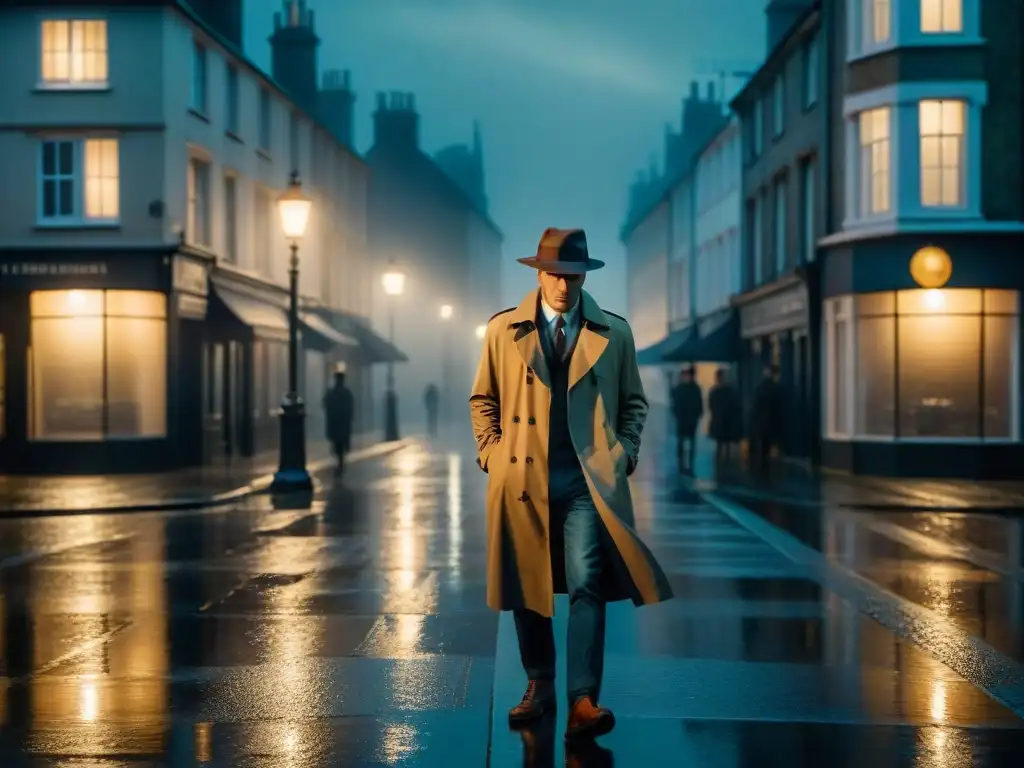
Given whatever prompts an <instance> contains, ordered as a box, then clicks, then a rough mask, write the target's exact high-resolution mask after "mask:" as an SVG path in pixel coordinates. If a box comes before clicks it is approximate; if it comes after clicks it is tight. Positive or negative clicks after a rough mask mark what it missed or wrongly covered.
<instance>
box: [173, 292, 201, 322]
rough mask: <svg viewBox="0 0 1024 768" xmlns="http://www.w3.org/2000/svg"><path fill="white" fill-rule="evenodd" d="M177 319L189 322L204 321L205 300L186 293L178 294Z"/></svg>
mask: <svg viewBox="0 0 1024 768" xmlns="http://www.w3.org/2000/svg"><path fill="white" fill-rule="evenodd" d="M178 317H185V318H188V319H190V320H205V319H206V299H205V298H201V297H199V296H192V295H191V294H188V293H179V294H178Z"/></svg>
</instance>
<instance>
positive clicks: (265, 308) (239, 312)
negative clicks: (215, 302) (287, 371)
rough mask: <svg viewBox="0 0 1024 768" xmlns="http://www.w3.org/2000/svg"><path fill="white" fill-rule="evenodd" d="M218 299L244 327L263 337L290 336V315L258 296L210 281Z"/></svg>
mask: <svg viewBox="0 0 1024 768" xmlns="http://www.w3.org/2000/svg"><path fill="white" fill-rule="evenodd" d="M210 282H211V283H212V285H213V291H214V293H215V294H216V296H217V298H218V299H220V301H221V302H222V303H223V304H224V306H225V307H227V309H228V311H229V312H230V313H231V314H232V315H234V316H235V318H236V319H237V320H238V321H239V322H241V323H242V324H243V325H247V326H249V327H250V328H252V329H253V331H255V332H257V333H261V334H262V335H267V336H274V337H284V338H287V336H288V313H287V312H286V311H285V310H284V308H283V307H280V306H278V305H277V304H271V303H269V302H266V301H262V300H261V299H259V298H258V297H256V296H252V295H249V294H247V293H243V292H241V291H236V290H234V289H233V288H229V287H227V286H225V285H224V284H222V283H221V282H219V281H217V280H211V281H210Z"/></svg>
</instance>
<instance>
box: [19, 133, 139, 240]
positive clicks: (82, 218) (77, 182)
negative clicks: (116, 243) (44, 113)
mask: <svg viewBox="0 0 1024 768" xmlns="http://www.w3.org/2000/svg"><path fill="white" fill-rule="evenodd" d="M90 141H114V142H116V143H117V154H118V174H117V196H118V205H117V211H118V213H117V216H112V217H104V216H89V215H88V214H87V213H86V195H85V185H86V182H87V180H88V179H87V177H86V146H87V144H88V143H89V142H90ZM62 143H69V144H71V145H72V148H73V152H74V157H73V159H72V165H73V167H74V171H73V173H72V174H71V175H70V176H69V175H66V174H56V175H55V176H47V175H45V174H44V172H43V165H44V163H43V155H44V152H45V149H44V147H45V146H46V145H47V144H62ZM37 152H38V155H37V157H36V226H37V227H39V228H42V229H60V228H66V227H71V228H93V227H95V228H107V227H118V226H120V223H121V182H122V175H121V168H122V163H121V140H120V137H119V136H117V135H114V134H95V135H90V136H69V135H60V134H50V135H45V136H41V137H40V138H39V146H38V150H37ZM49 178H55V179H57V180H58V181H59V180H61V179H66V180H70V181H71V185H72V191H73V192H72V193H73V200H74V203H73V206H72V208H73V213H71V214H70V215H67V216H60V215H57V216H45V215H44V214H43V210H44V198H45V182H46V180H47V179H49Z"/></svg>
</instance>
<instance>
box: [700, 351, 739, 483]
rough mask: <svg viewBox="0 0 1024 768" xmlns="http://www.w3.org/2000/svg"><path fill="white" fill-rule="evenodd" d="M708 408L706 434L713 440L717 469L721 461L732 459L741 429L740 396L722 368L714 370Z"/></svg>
mask: <svg viewBox="0 0 1024 768" xmlns="http://www.w3.org/2000/svg"><path fill="white" fill-rule="evenodd" d="M708 410H709V411H710V412H711V423H710V424H709V425H708V436H709V437H710V438H711V439H712V440H714V441H715V466H716V469H717V467H719V466H720V465H721V464H722V463H723V462H725V461H728V460H730V459H732V456H733V447H734V446H735V445H736V443H737V442H738V441H739V439H740V433H741V432H742V431H743V428H742V423H741V419H742V415H741V407H740V396H739V393H738V392H737V391H736V387H734V386H733V385H732V384H730V383H729V381H728V380H727V379H726V372H725V369H724V368H719V369H718V370H717V371H715V386H713V387H712V388H711V391H710V392H709V393H708Z"/></svg>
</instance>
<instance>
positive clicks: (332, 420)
mask: <svg viewBox="0 0 1024 768" xmlns="http://www.w3.org/2000/svg"><path fill="white" fill-rule="evenodd" d="M354 411H355V400H354V398H353V397H352V390H350V389H349V388H348V387H346V386H345V363H338V364H337V365H336V366H335V368H334V385H333V386H332V387H331V388H330V389H328V390H327V391H326V392H325V393H324V413H325V414H326V416H327V439H328V440H329V441H330V442H331V448H332V450H333V451H334V455H335V456H337V458H338V465H337V466H336V467H335V470H334V474H335V475H341V473H342V472H344V471H345V454H347V453H348V452H349V449H350V448H351V447H352V416H353V413H354Z"/></svg>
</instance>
